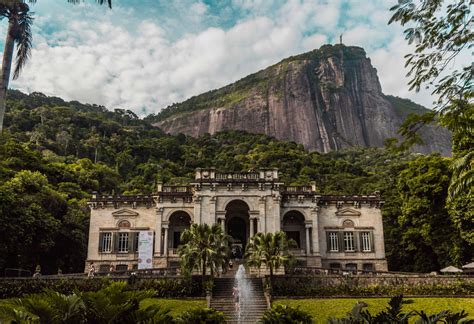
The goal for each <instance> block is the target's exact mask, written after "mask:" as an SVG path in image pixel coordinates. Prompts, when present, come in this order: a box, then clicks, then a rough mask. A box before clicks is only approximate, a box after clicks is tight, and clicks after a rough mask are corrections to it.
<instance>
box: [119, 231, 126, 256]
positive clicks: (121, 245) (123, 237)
mask: <svg viewBox="0 0 474 324" xmlns="http://www.w3.org/2000/svg"><path fill="white" fill-rule="evenodd" d="M118 253H128V233H119V234H118Z"/></svg>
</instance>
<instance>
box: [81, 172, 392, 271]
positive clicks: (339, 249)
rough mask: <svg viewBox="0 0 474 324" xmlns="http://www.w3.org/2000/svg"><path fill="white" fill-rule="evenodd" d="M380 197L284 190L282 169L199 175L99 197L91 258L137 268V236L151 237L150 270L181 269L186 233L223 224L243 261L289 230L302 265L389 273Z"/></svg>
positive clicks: (104, 266)
mask: <svg viewBox="0 0 474 324" xmlns="http://www.w3.org/2000/svg"><path fill="white" fill-rule="evenodd" d="M382 204H383V201H382V200H381V198H380V196H379V195H377V194H374V195H369V196H328V195H320V194H318V193H317V190H316V185H315V184H313V185H309V186H298V187H294V186H286V185H285V184H284V183H282V182H281V181H280V180H279V177H278V170H277V169H264V170H259V171H257V172H246V173H219V172H217V171H216V170H215V169H213V168H209V169H197V170H196V176H195V181H194V182H193V183H190V184H189V185H188V186H167V185H163V184H158V186H157V192H156V193H155V194H154V195H150V196H120V195H113V196H110V195H97V194H94V195H93V196H92V199H91V200H90V202H89V206H90V208H91V219H90V230H89V245H88V256H87V261H86V263H89V262H94V263H95V264H96V267H98V269H99V270H102V271H107V270H108V269H109V267H110V266H111V265H113V266H114V267H115V268H116V270H127V269H133V268H136V267H137V264H138V253H137V246H138V232H140V231H152V232H154V246H153V260H152V262H153V267H154V268H166V267H173V266H177V265H178V264H179V257H178V254H177V248H178V246H179V245H180V235H181V233H182V232H183V231H184V230H185V229H187V228H189V227H190V226H191V224H203V223H207V224H210V225H212V224H219V225H220V226H222V229H223V230H224V231H225V232H226V233H227V234H228V235H230V236H231V237H232V238H233V243H232V253H233V254H234V256H236V257H240V256H241V254H242V252H243V251H244V250H245V246H246V244H247V242H248V241H249V239H250V238H251V237H252V236H253V235H255V234H256V233H258V232H263V233H267V232H277V231H280V230H281V231H284V232H286V233H287V236H288V237H289V238H291V239H293V240H294V241H295V242H296V244H297V248H295V249H294V250H292V254H293V255H295V256H296V257H297V258H298V260H299V263H300V264H302V265H304V266H310V267H322V268H327V269H347V270H366V271H371V270H375V271H386V270H387V262H386V259H385V250H384V237H383V225H382V214H381V206H382Z"/></svg>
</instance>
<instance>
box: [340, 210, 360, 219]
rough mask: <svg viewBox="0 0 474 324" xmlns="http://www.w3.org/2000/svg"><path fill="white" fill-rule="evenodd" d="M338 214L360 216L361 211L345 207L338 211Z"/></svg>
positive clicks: (341, 215)
mask: <svg viewBox="0 0 474 324" xmlns="http://www.w3.org/2000/svg"><path fill="white" fill-rule="evenodd" d="M336 216H340V217H359V216H360V212H359V211H357V210H355V209H352V208H343V209H341V210H338V211H337V212H336Z"/></svg>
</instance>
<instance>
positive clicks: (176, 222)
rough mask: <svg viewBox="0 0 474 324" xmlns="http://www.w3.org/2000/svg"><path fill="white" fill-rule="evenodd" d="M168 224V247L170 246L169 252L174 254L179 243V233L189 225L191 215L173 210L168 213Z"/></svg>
mask: <svg viewBox="0 0 474 324" xmlns="http://www.w3.org/2000/svg"><path fill="white" fill-rule="evenodd" d="M168 226H169V227H168V228H169V230H168V231H169V235H168V238H167V239H168V242H167V243H168V247H169V248H171V252H172V253H171V254H176V253H177V249H178V247H179V245H180V244H181V234H182V233H183V232H184V230H186V229H188V228H190V227H191V217H190V216H189V214H188V213H187V212H185V211H181V210H180V211H175V212H174V213H172V214H171V215H170V218H169V225H168Z"/></svg>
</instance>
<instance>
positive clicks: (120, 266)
mask: <svg viewBox="0 0 474 324" xmlns="http://www.w3.org/2000/svg"><path fill="white" fill-rule="evenodd" d="M127 270H128V265H126V264H117V266H116V267H115V271H127Z"/></svg>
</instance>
